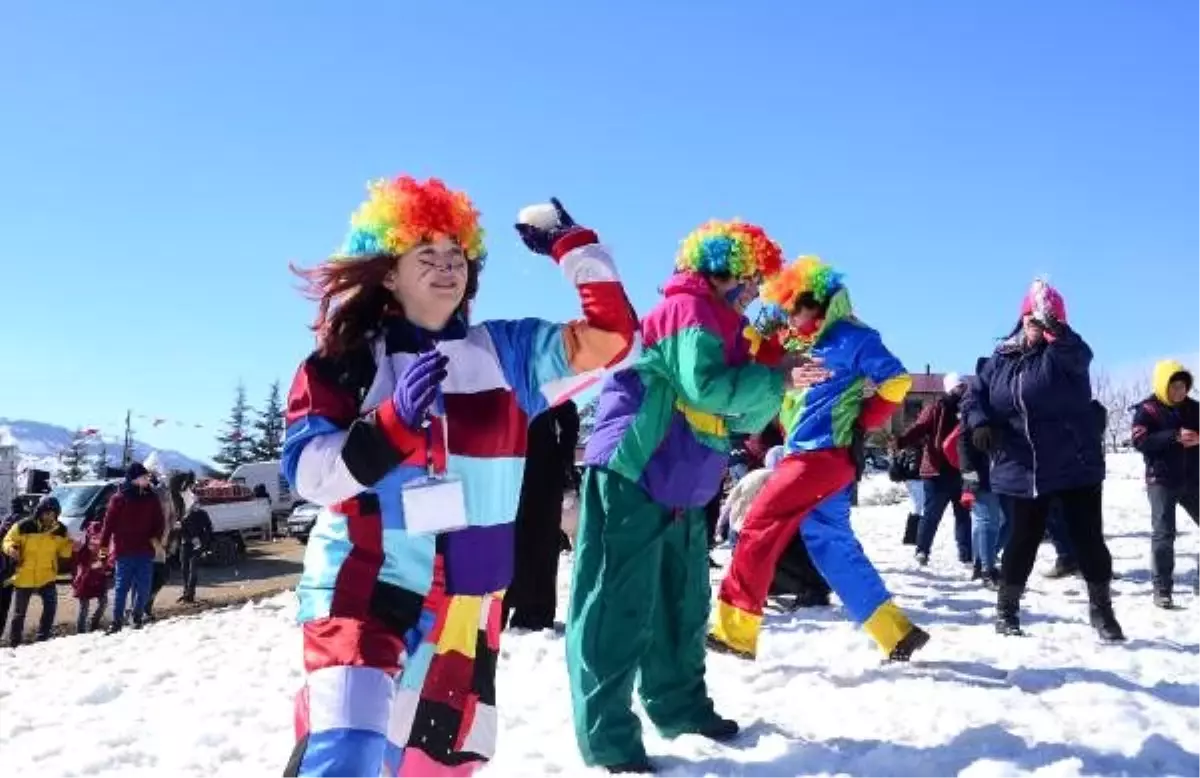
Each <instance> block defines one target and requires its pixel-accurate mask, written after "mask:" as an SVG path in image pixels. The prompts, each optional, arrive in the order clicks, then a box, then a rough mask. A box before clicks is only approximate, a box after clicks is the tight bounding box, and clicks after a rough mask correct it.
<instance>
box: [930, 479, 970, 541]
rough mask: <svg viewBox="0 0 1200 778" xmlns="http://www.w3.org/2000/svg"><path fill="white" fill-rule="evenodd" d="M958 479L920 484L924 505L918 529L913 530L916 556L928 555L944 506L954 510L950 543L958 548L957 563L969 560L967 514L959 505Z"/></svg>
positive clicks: (963, 507)
mask: <svg viewBox="0 0 1200 778" xmlns="http://www.w3.org/2000/svg"><path fill="white" fill-rule="evenodd" d="M962 487H963V483H962V476H960V475H957V474H955V475H940V476H938V477H937V478H926V479H923V481H922V496H923V498H924V500H923V502H924V505H923V506H922V510H921V526H920V529H918V530H917V553H918V554H928V553H929V549H930V548H932V547H933V539H934V537H935V536H936V535H937V531H938V525H939V524H941V523H942V514H944V513H945V512H946V506H947V505H951V506H952V507H953V508H954V541H955V543H956V544H957V545H958V561H959V562H964V563H965V562H970V561H971V512H970V511H969V510H967V508H966V506H964V505H963V504H962Z"/></svg>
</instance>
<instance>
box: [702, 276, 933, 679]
mask: <svg viewBox="0 0 1200 778" xmlns="http://www.w3.org/2000/svg"><path fill="white" fill-rule="evenodd" d="M763 300H764V302H765V303H766V304H767V306H768V310H769V311H773V312H775V313H776V315H775V316H774V317H770V316H768V317H767V320H768V321H774V322H776V323H778V324H779V325H781V326H778V327H776V328H775V330H774V331H773V332H768V333H767V334H768V335H769V337H770V340H769V341H768V342H772V341H773V342H779V343H781V344H782V345H783V346H784V347H785V348H786V349H787V350H788V351H789V352H793V353H798V354H800V355H803V356H805V357H808V358H810V359H811V360H812V364H813V366H814V367H813V368H811V369H819V370H821V371H823V373H824V374H823V375H822V376H821V378H822V380H819V381H817V382H815V383H813V384H811V385H809V386H806V387H803V388H793V389H790V390H789V391H788V392H787V395H786V396H785V397H784V400H783V409H782V411H781V413H780V421H781V422H782V424H783V426H784V429H785V430H786V436H785V443H784V445H785V446H786V450H787V456H785V457H784V459H783V460H782V461H781V462H780V463H779V464H778V466H777V467H776V468H775V473H774V475H773V476H772V478H771V480H770V481H768V482H767V484H766V486H764V487H763V489H762V491H761V492H759V493H758V495H757V496H756V497H755V499H754V502H753V503H752V504H751V506H750V511H749V513H748V514H747V516H746V520H745V522H744V524H743V526H742V532H741V535H740V536H739V537H738V544H737V548H736V549H735V551H734V555H733V563H732V565H731V566H730V568H729V570H728V572H727V573H726V575H725V580H724V581H723V582H722V584H721V593H720V596H719V598H718V602H717V613H716V619H715V624H714V626H713V629H712V632H711V634H710V635H709V645H710V646H711V647H712V648H714V649H716V650H721V651H726V652H729V653H733V654H736V655H738V656H742V657H744V658H748V659H753V658H754V656H755V653H756V651H757V648H758V633H759V627H760V624H761V622H762V611H763V605H764V604H765V602H766V600H767V594H768V589H769V588H770V585H771V577H772V574H773V573H774V570H775V566H776V564H777V563H778V561H779V557H780V555H781V554H783V552H784V550H785V549H786V548H787V547H788V544H789V543H790V542H791V539H792V537H793V536H794V535H795V533H796V532H797V531H798V532H800V534H801V535H802V537H803V539H804V543H805V545H806V546H807V547H808V551H809V554H810V555H811V556H812V560H813V563H814V564H815V565H816V567H817V570H819V571H820V573H821V575H822V577H824V578H825V580H826V581H828V582H829V585H830V587H832V589H833V590H834V592H836V593H837V595H838V598H839V599H841V601H842V604H843V605H844V606H845V607H846V610H847V611H849V612H850V615H851V616H852V617H853V618H854V620H855V621H856V622H858V623H859V624H862V625H863V627H864V629H865V630H866V631H867V633H868V634H870V635H871V637H872V638H874V639H875V641H876V643H878V644H879V647H880V648H881V649H882V650H883V652H884V653H885V654H887V655H888V656H889V658H891V659H893V660H906V659H908V658H909V656H910V655H911V654H912V652H913V651H915V650H916V649H918V648H920V647H921V646H923V645H924V644H925V643H926V641H928V639H929V635H928V634H926V633H925V632H924V631H923V630H921V629H920V628H918V627H915V626H913V624H912V623H911V622H910V621H909V620H908V618H907V617H906V616H905V615H904V614H903V613H902V612H901V611H900V609H899V608H897V607H896V605H895V604H894V603H893V602H892V599H891V595H890V594H889V593H888V590H887V587H886V586H885V585H884V583H883V579H882V578H880V577H879V573H878V571H876V570H875V566H874V565H872V564H871V561H870V560H869V559H867V556H866V554H865V553H864V552H863V549H862V546H861V545H859V543H858V540H857V539H856V538H855V537H854V530H853V529H851V527H850V493H851V490H852V488H853V485H854V482H855V480H856V477H857V474H856V470H857V463H856V461H855V458H854V455H853V454H852V450H853V449H854V448H855V447H856V446H857V445H861V436H862V434H863V433H864V432H865V431H867V430H871V429H875V428H877V427H880V426H882V425H883V423H884V422H885V421H887V419H888V418H889V417H890V416H891V415H892V413H893V412H895V410H896V409H897V408H898V407H899V406H900V403H901V402H902V401H903V400H904V396H905V395H906V394H907V393H908V389H909V387H910V386H911V384H912V379H911V378H909V375H908V373H907V371H905V369H904V365H902V364H900V361H899V360H898V359H896V357H894V356H893V355H892V353H891V352H890V351H888V350H887V348H885V347H884V345H883V341H882V340H881V339H880V337H879V333H878V332H876V331H875V330H873V329H871V328H870V327H868V326H867V325H866V324H864V323H862V322H861V321H859V320H858V319H857V318H855V316H854V313H853V310H852V308H851V306H850V293H849V291H847V289H846V286H845V284H844V283H843V281H842V275H841V274H840V273H838V272H837V271H835V270H834V269H833V268H832V267H830V266H829V265H826V264H824V263H823V262H821V261H820V260H819V259H817V258H815V257H801V258H800V259H799V260H798V261H796V262H795V263H793V264H791V265H789V266H788V267H786V268H784V270H783V271H782V272H781V273H779V275H778V276H776V277H775V278H774V279H771V280H769V281H768V282H767V283H766V284H765V285H764V287H763ZM868 380H869V381H870V382H871V383H872V384H874V386H875V393H874V394H873V395H872V396H871V397H870V399H864V392H863V390H864V385H865V383H866V382H867V381H868Z"/></svg>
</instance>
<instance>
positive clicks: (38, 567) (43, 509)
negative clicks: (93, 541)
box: [2, 497, 73, 646]
mask: <svg viewBox="0 0 1200 778" xmlns="http://www.w3.org/2000/svg"><path fill="white" fill-rule="evenodd" d="M60 513H62V508H61V507H60V506H59V504H58V500H57V499H55V498H54V497H43V498H42V500H41V502H39V503H38V505H37V508H36V509H35V510H34V512H33V516H32V517H31V518H28V519H25V520H24V521H19V522H17V523H16V525H14V526H13V528H12V529H10V530H9V531H8V534H6V535H5V536H4V542H3V544H2V547H3V550H4V553H5V554H6V555H8V556H9V557H11V558H12V559H15V560H16V563H17V569H16V574H15V575H14V576H13V579H12V583H13V588H14V592H13V619H12V630H11V631H10V632H9V641H8V642H9V644H10V645H13V646H19V645H20V644H21V637H22V633H23V632H24V631H25V613H26V611H27V610H28V609H29V601H30V600H31V599H32V598H33V596H34V595H35V594H36V595H38V597H40V598H41V600H42V618H41V621H40V622H39V624H38V631H37V639H38V640H45V639H46V638H48V637H50V629H51V627H53V626H54V614H55V611H56V610H57V608H58V590H57V589H56V588H55V586H54V583H55V581H56V579H57V578H58V560H59V559H70V558H71V553H72V551H73V549H72V547H71V540H70V539H69V538H68V537H67V528H66V527H64V526H63V525H62V523H61V522H59V520H58V516H59V514H60Z"/></svg>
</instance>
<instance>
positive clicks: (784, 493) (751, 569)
mask: <svg viewBox="0 0 1200 778" xmlns="http://www.w3.org/2000/svg"><path fill="white" fill-rule="evenodd" d="M853 481H854V463H853V462H851V461H850V455H849V453H848V452H847V450H846V449H844V448H838V449H825V450H822V451H813V452H806V453H801V454H792V455H791V456H788V457H785V458H784V459H783V460H781V461H780V463H779V465H778V466H777V467H776V468H775V473H774V474H773V475H772V476H771V478H770V479H768V480H767V483H766V485H765V486H763V488H762V491H760V492H759V493H758V495H757V496H756V497H755V498H754V502H753V503H752V504H751V505H750V510H749V512H748V513H747V514H746V520H745V522H744V523H743V524H742V531H741V533H739V534H738V540H737V548H736V549H735V551H734V554H733V564H732V565H730V568H729V571H728V572H727V573H726V574H725V580H724V581H722V582H721V595H720V599H721V601H722V602H724V603H727V604H729V605H732V606H734V607H736V608H738V609H740V610H742V611H745V612H746V613H752V614H756V615H761V614H762V609H763V605H764V604H765V603H766V601H767V593H768V592H769V591H770V588H771V579H772V578H773V577H774V575H775V565H777V564H778V563H779V558H780V557H781V556H783V552H784V551H785V550H787V546H788V543H790V542H791V540H792V538H794V537H795V536H796V532H797V530H798V528H799V527H800V521H801V520H802V519H803V518H804V517H805V516H807V515H808V514H809V513H810V512H812V510H813V508H815V507H816V506H817V505H819V504H820V503H821V502H822V501H823V500H825V499H826V498H827V497H829V496H831V495H833V494H836V493H837V492H839V491H841V490H842V489H845V488H846V487H847V486H848V485H849V484H850V483H851V482H853Z"/></svg>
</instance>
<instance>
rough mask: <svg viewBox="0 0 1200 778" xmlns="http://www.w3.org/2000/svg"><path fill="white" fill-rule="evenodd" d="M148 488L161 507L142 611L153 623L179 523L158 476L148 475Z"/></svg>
mask: <svg viewBox="0 0 1200 778" xmlns="http://www.w3.org/2000/svg"><path fill="white" fill-rule="evenodd" d="M150 488H151V491H153V492H154V495H155V497H157V498H158V501H159V503H160V504H161V505H162V511H163V530H162V534H161V535H159V537H158V538H156V539H155V540H154V543H153V545H154V566H153V568H152V572H151V574H150V595H149V596H148V597H147V598H146V607H145V609H144V610H143V611H142V616H143V618H144V619H145V620H146V621H154V600H155V598H157V597H158V593H159V592H160V591H162V588H163V587H164V586H166V585H167V582H168V581H169V580H171V569H170V567H168V566H167V552H168V550H169V549H170V547H171V546H170V541H171V537H172V535H173V533H174V532H175V527H176V525H177V524H178V522H179V513H178V512H176V510H175V504H174V502H173V501H172V500H171V495H170V491H169V489H168V488H167V487H166V486H165V485H163V484H161V483H160V482H159V480H158V476H157V475H155V474H154V473H151V475H150Z"/></svg>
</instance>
